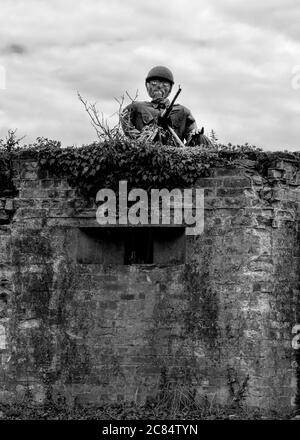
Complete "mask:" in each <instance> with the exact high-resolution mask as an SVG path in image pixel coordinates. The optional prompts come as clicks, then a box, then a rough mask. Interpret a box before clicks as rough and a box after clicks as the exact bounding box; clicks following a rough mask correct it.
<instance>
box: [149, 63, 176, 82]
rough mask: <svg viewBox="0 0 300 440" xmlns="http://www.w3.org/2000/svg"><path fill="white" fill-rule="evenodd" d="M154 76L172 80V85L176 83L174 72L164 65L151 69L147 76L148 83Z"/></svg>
mask: <svg viewBox="0 0 300 440" xmlns="http://www.w3.org/2000/svg"><path fill="white" fill-rule="evenodd" d="M154 78H162V79H165V80H167V81H170V83H171V84H172V85H173V84H174V77H173V73H172V72H171V70H170V69H168V68H167V67H164V66H155V67H152V69H151V70H150V71H149V73H148V75H147V77H146V83H147V82H148V81H150V79H154Z"/></svg>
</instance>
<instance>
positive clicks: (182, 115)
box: [121, 100, 197, 141]
mask: <svg viewBox="0 0 300 440" xmlns="http://www.w3.org/2000/svg"><path fill="white" fill-rule="evenodd" d="M169 105H170V102H169V100H166V101H165V102H164V103H161V104H157V103H154V102H147V101H134V102H133V103H131V104H129V105H128V106H127V107H126V108H125V109H124V110H123V112H122V114H121V123H122V128H123V131H124V133H125V134H126V135H127V136H129V137H133V138H134V137H138V135H139V134H140V133H141V131H142V130H143V128H144V127H146V126H151V124H156V123H157V119H158V116H160V114H161V113H162V111H163V110H164V109H165V108H166V107H168V106H169ZM170 119H171V121H172V128H173V129H174V130H175V132H176V134H177V135H178V137H179V138H180V139H181V140H182V141H183V140H184V139H185V140H189V137H190V133H191V132H192V130H195V129H197V125H196V121H195V119H194V117H193V115H192V113H191V112H190V110H189V109H187V108H186V107H184V106H183V105H180V104H174V106H173V108H172V111H171V114H170Z"/></svg>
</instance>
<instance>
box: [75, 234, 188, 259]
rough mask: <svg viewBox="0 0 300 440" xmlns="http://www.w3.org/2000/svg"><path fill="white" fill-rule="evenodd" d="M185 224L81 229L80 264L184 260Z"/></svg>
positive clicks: (79, 240) (77, 250)
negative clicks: (179, 225)
mask: <svg viewBox="0 0 300 440" xmlns="http://www.w3.org/2000/svg"><path fill="white" fill-rule="evenodd" d="M185 238H186V237H185V228H184V227H144V228H143V227H131V226H130V227H113V228H112V227H110V228H109V227H100V228H98V227H96V228H94V227H92V228H79V229H78V235H77V245H76V260H77V262H78V263H80V264H104V265H110V264H121V265H122V264H126V265H130V264H158V265H173V264H182V263H184V262H185Z"/></svg>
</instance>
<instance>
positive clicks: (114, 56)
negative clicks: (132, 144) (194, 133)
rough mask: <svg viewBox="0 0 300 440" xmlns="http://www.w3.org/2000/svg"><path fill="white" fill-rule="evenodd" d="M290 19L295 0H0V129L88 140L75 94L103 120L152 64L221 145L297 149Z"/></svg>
mask: <svg viewBox="0 0 300 440" xmlns="http://www.w3.org/2000/svg"><path fill="white" fill-rule="evenodd" d="M299 23H300V3H299V1H298V0H286V1H285V2H283V1H282V0H272V1H271V0H252V1H251V2H247V3H246V2H242V1H241V0H209V1H208V0H207V1H203V0H64V1H62V0H0V137H3V136H5V135H6V133H7V130H8V129H9V128H12V129H14V128H17V129H18V135H19V136H23V135H26V138H25V139H24V142H25V141H26V142H27V143H28V142H32V141H33V140H34V139H35V138H36V137H37V136H44V137H48V138H51V139H57V140H61V141H62V143H63V145H72V144H76V145H81V144H83V143H88V142H91V141H93V140H95V134H94V131H93V128H92V127H91V125H90V122H89V119H88V116H87V114H86V113H85V111H84V108H83V106H82V104H81V103H80V101H79V100H78V97H77V91H79V92H80V93H81V95H82V96H83V97H84V98H86V99H87V100H88V101H89V102H92V103H94V102H97V106H98V109H99V110H100V111H102V112H103V114H104V116H105V117H107V118H110V117H111V115H113V114H114V113H115V112H116V111H117V110H118V104H117V102H116V101H115V99H114V98H115V97H116V98H119V97H121V96H122V95H123V94H124V93H125V92H126V91H127V92H128V93H129V94H130V95H132V96H134V95H135V92H136V90H138V93H139V95H138V97H139V99H140V100H146V99H147V94H146V91H145V87H144V78H145V75H146V74H147V72H148V70H149V69H150V68H151V67H153V66H155V65H160V64H162V65H166V66H168V67H169V68H171V70H172V71H173V73H174V76H175V87H176V86H177V85H178V84H180V85H181V87H182V89H183V91H182V93H181V95H180V98H179V101H178V102H180V103H181V104H184V105H185V106H186V107H188V108H190V109H191V110H192V113H193V114H194V116H195V117H196V119H197V122H198V125H199V126H200V127H201V126H204V127H205V129H206V132H209V131H210V130H211V129H214V130H215V131H216V133H217V135H218V138H219V140H220V141H221V142H224V143H227V142H231V143H244V142H248V143H251V144H255V145H257V146H262V147H264V148H267V149H273V150H276V149H288V150H300V128H299V125H300V124H299V119H300V26H299ZM109 120H110V121H111V124H113V123H114V122H115V117H112V118H110V119H109Z"/></svg>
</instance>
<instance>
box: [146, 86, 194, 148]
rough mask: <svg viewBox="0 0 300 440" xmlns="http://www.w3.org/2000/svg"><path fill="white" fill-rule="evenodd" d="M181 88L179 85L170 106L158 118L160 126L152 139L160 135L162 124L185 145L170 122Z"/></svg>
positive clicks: (178, 142)
mask: <svg viewBox="0 0 300 440" xmlns="http://www.w3.org/2000/svg"><path fill="white" fill-rule="evenodd" d="M181 90H182V89H181V87H180V86H179V87H178V90H177V92H176V94H175V96H174V98H173V99H172V102H171V103H170V105H169V107H167V108H165V109H164V111H163V112H162V114H161V115H160V117H159V118H158V127H157V128H156V130H155V131H154V133H153V135H152V136H151V138H150V140H151V141H154V140H155V138H156V137H157V135H158V136H159V126H160V127H163V128H166V129H167V130H168V131H169V133H171V135H172V136H173V139H174V140H175V142H176V143H177V144H178V145H179V146H180V147H185V145H184V143H183V142H182V141H181V139H180V138H179V137H178V136H177V134H176V132H175V130H173V128H172V127H170V125H169V124H168V118H169V116H170V114H171V111H172V108H173V106H174V104H175V101H176V99H177V98H178V95H179V94H180V92H181Z"/></svg>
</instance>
